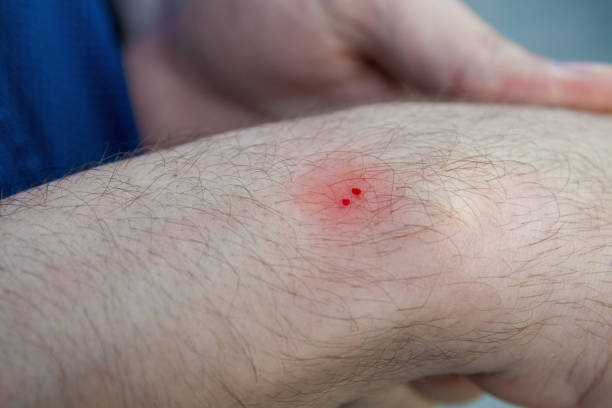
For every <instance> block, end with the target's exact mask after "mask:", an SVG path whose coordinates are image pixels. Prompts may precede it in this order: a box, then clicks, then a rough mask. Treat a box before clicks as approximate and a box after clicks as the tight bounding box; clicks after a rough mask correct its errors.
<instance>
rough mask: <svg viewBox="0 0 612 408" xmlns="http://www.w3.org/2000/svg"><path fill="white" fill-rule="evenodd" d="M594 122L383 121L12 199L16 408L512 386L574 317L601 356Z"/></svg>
mask: <svg viewBox="0 0 612 408" xmlns="http://www.w3.org/2000/svg"><path fill="white" fill-rule="evenodd" d="M579 118H580V119H579V120H580V121H581V123H582V125H580V126H576V125H574V124H573V123H574V122H575V120H576V117H575V116H574V115H572V114H568V113H546V112H530V111H529V110H506V109H491V108H482V107H465V106H431V105H422V106H419V105H403V106H401V105H400V106H380V107H371V108H365V109H362V110H358V111H352V112H346V113H341V114H336V115H333V116H327V117H322V118H314V119H307V120H303V121H299V122H294V123H286V124H281V125H276V126H270V127H266V128H260V129H251V130H246V131H242V132H239V133H236V134H234V135H221V136H217V137H213V138H208V139H204V140H202V141H199V142H195V143H192V144H189V145H184V146H181V147H179V148H177V149H176V150H174V151H165V152H160V153H153V154H150V155H144V156H141V157H138V158H135V159H132V160H129V161H125V162H122V163H118V164H113V165H109V166H105V167H102V168H99V169H95V170H92V171H89V172H86V173H82V174H80V175H77V176H74V177H72V178H69V179H65V180H62V181H59V182H56V183H52V184H51V185H49V186H45V187H42V188H39V189H36V190H32V191H30V192H26V193H23V194H21V195H19V196H17V197H15V198H12V199H9V200H5V201H4V202H3V203H2V212H3V216H2V218H1V219H0V234H1V239H2V242H3V247H2V256H1V257H0V268H1V270H2V275H1V277H2V278H1V281H0V282H1V283H0V286H1V288H2V290H3V292H2V293H3V295H2V303H1V304H2V306H1V309H0V319H1V320H2V321H1V323H0V327H1V329H0V330H1V332H0V334H1V336H0V339H1V342H2V343H1V345H0V347H1V351H2V353H1V355H2V360H1V361H2V365H3V367H2V368H3V369H2V372H3V373H12V374H10V375H7V374H3V375H2V377H0V378H1V379H2V384H1V385H2V386H1V387H0V389H2V391H1V392H2V393H4V394H0V395H1V400H5V399H8V400H9V401H10V403H9V404H8V405H9V406H29V405H35V402H39V403H41V404H42V405H44V406H53V404H55V405H62V404H64V405H68V406H70V405H87V406H97V405H96V404H98V405H99V406H113V404H114V405H119V406H120V405H121V404H125V405H127V406H133V405H138V404H141V405H147V406H150V405H153V404H155V403H159V404H162V405H163V404H164V403H166V402H169V401H171V402H172V403H175V404H176V405H179V406H197V405H199V406H201V405H204V406H207V405H208V406H234V405H235V406H239V405H240V403H239V402H238V400H242V401H244V402H245V403H247V405H249V404H251V405H253V406H260V405H262V406H263V405H266V406H270V401H269V400H266V399H265V398H266V397H267V398H270V396H271V395H273V396H275V400H276V401H278V404H279V406H282V405H283V404H284V403H285V402H286V401H287V400H292V401H296V400H303V402H304V404H303V405H305V406H307V404H308V403H312V404H314V405H317V406H328V405H329V406H333V404H335V403H337V402H338V401H335V400H334V401H331V400H329V398H331V397H330V396H329V393H328V392H329V391H330V390H331V389H334V388H338V389H341V390H342V391H341V393H340V395H337V394H336V395H334V396H333V397H334V398H338V399H339V400H340V401H341V400H343V399H348V398H350V397H353V396H355V395H357V394H358V393H359V392H362V391H363V389H364V387H363V384H364V383H367V384H369V385H370V386H372V387H377V386H380V385H384V384H385V383H386V382H394V381H407V380H411V379H415V378H419V377H422V376H424V375H434V374H440V373H448V372H463V373H474V372H482V371H495V370H499V369H501V368H502V367H504V366H505V365H507V364H509V362H510V361H511V359H512V358H511V353H513V352H515V351H516V350H520V351H521V353H523V352H525V353H526V352H527V351H528V350H529V351H534V350H530V349H529V343H530V339H532V338H533V337H534V336H536V335H543V336H546V335H553V334H555V335H556V334H558V333H557V332H556V330H558V329H556V328H555V323H557V322H556V320H555V319H561V318H567V317H566V315H567V316H569V315H571V313H570V311H571V308H572V307H573V306H576V307H577V305H585V306H584V307H588V308H590V309H591V310H592V316H591V317H592V321H591V322H589V323H584V325H585V326H588V327H587V328H588V330H589V331H590V332H592V333H593V335H594V336H595V335H596V336H599V338H601V339H602V344H603V342H605V341H606V339H609V330H610V329H609V326H605V325H604V326H602V324H601V323H602V322H604V321H605V319H603V320H602V317H601V316H602V311H603V310H607V309H606V308H607V307H609V302H610V298H609V293H610V283H609V280H608V281H607V280H606V278H605V273H606V272H608V271H609V265H610V262H611V261H612V254H611V252H610V248H609V245H608V242H609V239H608V238H609V236H610V221H611V220H612V215H611V214H610V206H609V191H610V190H609V189H608V188H609V184H610V171H611V167H610V161H609V157H612V152H611V151H610V144H609V143H607V141H606V139H605V137H606V133H609V131H610V129H611V128H612V126H611V125H610V122H609V121H608V120H606V119H597V118H591V117H589V116H580V117H579ZM586 158H588V159H586ZM353 188H355V189H358V191H356V192H353V191H352V190H353ZM347 199H348V200H349V203H348V204H347V203H346V202H345V200H347ZM551 269H554V270H555V271H558V272H555V273H552V274H551V273H550V270H551ZM567 291H572V292H574V293H573V294H572V296H567ZM567 299H572V300H573V303H574V305H573V306H572V305H570V306H567V310H566V311H567V313H566V314H564V315H563V316H562V317H559V315H558V313H559V307H556V308H553V307H552V306H551V305H555V302H561V301H566V300H567ZM585 302H586V303H585ZM589 302H590V303H589ZM553 310H554V311H553ZM547 322H550V323H551V324H550V325H548V324H546V323H547ZM566 335H568V336H573V335H578V334H577V333H567V334H566ZM606 336H608V337H607V338H606ZM510 345H512V346H513V347H510ZM602 347H603V345H602ZM536 351H537V350H536ZM492 356H495V358H493V357H492ZM589 363H592V364H595V362H593V361H585V363H584V364H589ZM5 367H6V369H5ZM347 367H351V368H347ZM390 367H392V368H390ZM390 371H392V372H393V373H394V377H393V379H391V378H389V376H387V375H383V374H382V373H383V372H385V373H388V372H390ZM347 372H354V373H355V374H354V376H352V377H351V378H348V379H347V378H345V377H343V376H341V374H342V375H344V374H345V373H347ZM313 373H316V375H314V374H313ZM313 378H314V380H313ZM305 379H308V381H307V382H304V381H303V380H305ZM342 382H344V383H346V382H350V383H352V384H354V385H353V386H352V387H346V384H344V385H343V387H340V386H339V385H340V383H342ZM570 385H571V384H570ZM33 390H35V391H36V392H33ZM342 393H344V394H342ZM315 401H316V402H315Z"/></svg>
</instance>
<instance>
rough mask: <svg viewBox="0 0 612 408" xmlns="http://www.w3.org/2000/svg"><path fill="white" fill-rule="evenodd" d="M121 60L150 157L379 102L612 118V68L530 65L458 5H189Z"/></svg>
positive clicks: (403, 0)
mask: <svg viewBox="0 0 612 408" xmlns="http://www.w3.org/2000/svg"><path fill="white" fill-rule="evenodd" d="M168 1H170V0H168ZM125 60H126V67H127V71H128V78H129V83H130V88H131V92H132V99H133V101H134V105H135V108H136V113H137V116H138V120H139V124H140V128H141V131H142V134H143V142H144V144H146V145H147V146H160V147H163V146H171V145H176V144H179V143H184V142H187V141H189V140H192V139H193V137H194V132H193V131H194V130H197V132H195V133H196V134H197V135H198V136H202V135H203V134H213V133H218V132H221V131H225V130H229V129H235V128H239V127H244V126H249V125H254V124H258V123H262V122H269V121H275V120H279V119H284V118H294V117H300V116H304V115H308V114H313V113H317V112H322V111H326V110H329V109H337V108H341V107H347V106H353V105H358V104H362V103H367V102H374V101H381V100H396V99H401V100H406V99H408V98H412V99H415V98H416V99H421V100H422V99H423V98H426V99H435V100H439V99H444V98H465V99H471V100H481V101H504V102H518V103H527V104H547V105H554V106H565V107H572V108H578V109H589V110H597V111H607V112H610V111H612V99H611V98H610V97H609V95H610V94H611V93H612V69H610V68H609V67H608V66H604V65H597V64H578V65H576V64H569V65H563V64H557V63H554V62H552V61H549V60H547V59H545V58H542V57H538V56H535V55H533V54H530V53H529V52H527V51H526V50H524V49H522V48H521V47H519V46H517V45H516V44H514V43H512V42H510V41H508V40H507V39H505V38H503V37H501V36H500V35H499V34H497V33H496V32H495V31H494V30H493V29H492V28H491V27H489V26H488V25H487V24H485V23H484V22H483V21H481V20H480V19H479V18H478V17H477V16H476V15H475V14H474V13H472V12H471V11H470V10H469V9H468V8H467V7H465V6H464V5H463V4H462V3H460V2H458V1H456V0H436V1H421V0H294V1H285V0H232V1H228V0H188V1H185V2H182V3H181V6H180V7H175V11H174V12H172V13H167V14H165V15H164V17H163V18H162V20H161V21H160V23H159V24H158V25H156V26H155V27H154V28H152V29H151V30H150V31H148V32H145V33H144V34H141V35H139V36H136V37H134V38H131V39H130V41H128V47H127V48H126V51H125ZM247 73H248V74H247Z"/></svg>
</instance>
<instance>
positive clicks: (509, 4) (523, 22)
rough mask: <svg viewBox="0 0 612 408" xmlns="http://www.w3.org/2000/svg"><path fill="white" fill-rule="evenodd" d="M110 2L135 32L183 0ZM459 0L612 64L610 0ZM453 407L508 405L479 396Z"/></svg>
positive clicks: (536, 43) (516, 28)
mask: <svg viewBox="0 0 612 408" xmlns="http://www.w3.org/2000/svg"><path fill="white" fill-rule="evenodd" d="M110 1H111V2H112V3H113V5H114V7H115V10H116V11H117V14H118V15H119V19H120V21H121V23H122V30H123V32H124V33H137V32H138V31H140V30H143V29H146V28H147V27H148V26H149V24H151V23H152V22H153V21H154V20H155V18H156V16H157V15H158V13H159V12H160V11H161V9H162V8H163V7H164V6H167V5H171V4H174V3H177V2H180V1H185V0H110ZM288 1H290V0H288ZM423 1H431V0H423ZM465 3H467V4H468V5H469V6H470V7H471V8H472V9H474V10H475V11H476V12H477V13H478V14H479V15H480V16H482V17H483V18H484V19H485V20H487V21H488V22H489V23H490V24H492V25H493V26H494V27H495V28H497V30H498V31H500V32H501V33H502V34H504V35H506V36H507V37H509V38H511V39H513V40H515V41H517V42H518V43H520V44H522V45H523V46H525V47H526V48H528V49H530V50H531V51H534V52H536V53H539V54H542V55H545V56H548V57H550V58H553V59H557V60H561V61H574V60H594V61H606V62H612V45H611V41H610V40H612V1H610V0H581V1H576V0H538V1H531V0H465ZM440 407H444V408H447V407H450V406H448V405H442V406H440ZM453 407H462V408H508V407H513V406H512V405H509V404H505V403H503V402H501V401H497V400H495V399H494V398H491V397H484V398H481V399H480V400H479V401H476V402H474V403H471V404H464V405H453Z"/></svg>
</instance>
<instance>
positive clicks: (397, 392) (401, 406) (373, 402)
mask: <svg viewBox="0 0 612 408" xmlns="http://www.w3.org/2000/svg"><path fill="white" fill-rule="evenodd" d="M340 408H434V404H433V402H432V401H430V400H429V399H428V398H426V397H425V396H424V395H422V394H420V393H418V392H417V391H415V390H414V389H412V388H411V387H409V386H406V385H398V386H395V387H393V388H391V389H387V390H384V391H380V392H377V393H375V394H370V395H368V396H366V397H363V398H360V399H358V400H355V401H352V402H349V403H346V404H342V405H341V406H340Z"/></svg>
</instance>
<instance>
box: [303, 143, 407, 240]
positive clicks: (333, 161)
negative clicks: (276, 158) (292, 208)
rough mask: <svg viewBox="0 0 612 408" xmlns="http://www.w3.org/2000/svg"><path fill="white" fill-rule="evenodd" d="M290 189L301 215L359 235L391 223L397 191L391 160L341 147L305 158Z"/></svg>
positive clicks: (327, 227)
mask: <svg viewBox="0 0 612 408" xmlns="http://www.w3.org/2000/svg"><path fill="white" fill-rule="evenodd" d="M291 191H292V198H293V201H294V203H295V204H296V206H297V209H298V210H299V212H300V213H301V219H302V220H303V221H305V222H306V223H308V224H311V225H314V226H316V227H318V228H322V229H323V230H324V231H325V232H326V233H327V234H334V235H336V234H339V235H342V236H345V235H347V234H349V235H355V236H363V235H364V234H367V233H368V232H371V231H373V230H380V228H384V226H385V225H386V226H389V225H392V224H394V222H393V219H394V215H395V214H394V211H395V209H396V208H397V202H398V199H399V198H400V195H399V193H401V191H400V189H399V187H398V186H397V185H396V177H395V171H394V169H393V168H392V167H391V166H390V165H389V164H387V163H385V162H384V161H383V160H381V159H378V158H376V157H369V156H366V155H360V154H355V153H342V152H339V153H332V154H329V155H326V156H325V157H322V158H318V159H316V160H312V161H308V162H306V163H305V165H304V166H303V168H302V169H300V171H299V172H298V173H297V174H296V176H295V178H294V179H293V180H292V188H291Z"/></svg>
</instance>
